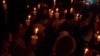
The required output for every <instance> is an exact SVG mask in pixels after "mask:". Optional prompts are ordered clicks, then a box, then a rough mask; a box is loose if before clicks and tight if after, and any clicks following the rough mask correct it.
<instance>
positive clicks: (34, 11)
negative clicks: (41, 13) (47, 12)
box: [33, 7, 37, 16]
mask: <svg viewBox="0 0 100 56" xmlns="http://www.w3.org/2000/svg"><path fill="white" fill-rule="evenodd" d="M33 14H34V16H36V14H37V9H36V7H34V8H33Z"/></svg>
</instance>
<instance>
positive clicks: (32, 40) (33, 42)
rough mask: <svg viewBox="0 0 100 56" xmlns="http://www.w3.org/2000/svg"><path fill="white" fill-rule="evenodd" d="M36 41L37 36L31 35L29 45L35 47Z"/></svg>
mask: <svg viewBox="0 0 100 56" xmlns="http://www.w3.org/2000/svg"><path fill="white" fill-rule="evenodd" d="M37 40H38V36H37V35H32V36H31V43H32V44H33V45H35V44H36V43H37Z"/></svg>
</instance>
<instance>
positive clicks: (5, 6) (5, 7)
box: [2, 0, 7, 9]
mask: <svg viewBox="0 0 100 56" xmlns="http://www.w3.org/2000/svg"><path fill="white" fill-rule="evenodd" d="M2 3H3V7H4V9H7V5H6V1H5V0H3V1H2Z"/></svg>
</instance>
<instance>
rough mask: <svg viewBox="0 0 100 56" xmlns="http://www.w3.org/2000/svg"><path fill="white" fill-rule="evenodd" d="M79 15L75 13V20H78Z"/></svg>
mask: <svg viewBox="0 0 100 56" xmlns="http://www.w3.org/2000/svg"><path fill="white" fill-rule="evenodd" d="M79 15H80V14H79V13H77V14H76V16H75V21H78V19H79Z"/></svg>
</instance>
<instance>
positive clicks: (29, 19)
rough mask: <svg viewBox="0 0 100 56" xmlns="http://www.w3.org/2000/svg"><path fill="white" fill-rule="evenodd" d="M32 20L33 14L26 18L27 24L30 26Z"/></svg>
mask: <svg viewBox="0 0 100 56" xmlns="http://www.w3.org/2000/svg"><path fill="white" fill-rule="evenodd" d="M30 22H31V15H28V19H26V25H27V26H29V25H30Z"/></svg>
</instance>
